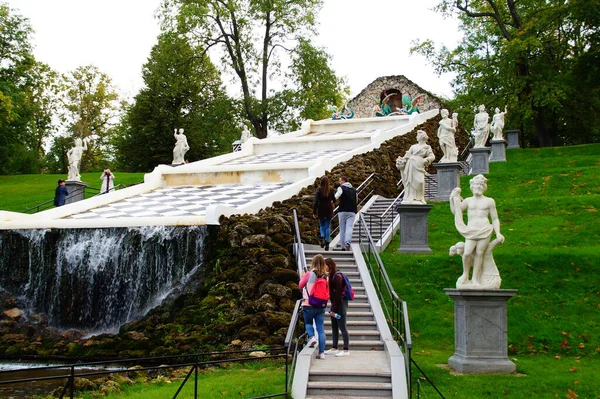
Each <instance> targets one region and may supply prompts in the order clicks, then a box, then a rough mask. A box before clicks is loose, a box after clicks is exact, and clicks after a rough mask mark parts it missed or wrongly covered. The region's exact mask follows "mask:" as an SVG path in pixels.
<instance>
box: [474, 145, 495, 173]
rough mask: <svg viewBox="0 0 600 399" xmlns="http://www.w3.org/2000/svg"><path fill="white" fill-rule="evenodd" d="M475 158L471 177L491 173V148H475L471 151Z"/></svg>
mask: <svg viewBox="0 0 600 399" xmlns="http://www.w3.org/2000/svg"><path fill="white" fill-rule="evenodd" d="M469 151H470V152H471V155H472V156H473V158H472V160H471V172H470V173H469V174H471V175H479V174H483V175H484V174H486V173H490V153H491V152H492V149H491V147H473V148H471V149H470V150H469Z"/></svg>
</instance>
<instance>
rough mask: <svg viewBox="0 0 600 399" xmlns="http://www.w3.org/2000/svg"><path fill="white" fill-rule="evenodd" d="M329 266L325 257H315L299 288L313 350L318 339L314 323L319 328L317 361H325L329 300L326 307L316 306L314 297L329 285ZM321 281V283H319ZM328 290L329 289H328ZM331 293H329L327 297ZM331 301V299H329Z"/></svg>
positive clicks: (305, 326) (305, 322)
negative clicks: (318, 290)
mask: <svg viewBox="0 0 600 399" xmlns="http://www.w3.org/2000/svg"><path fill="white" fill-rule="evenodd" d="M326 278H327V266H326V265H325V258H323V255H320V254H319V255H315V257H314V258H313V259H312V265H311V270H310V271H309V272H308V273H306V274H304V275H303V276H302V278H301V279H300V283H298V286H299V287H300V289H301V290H302V298H303V299H304V300H303V301H302V311H303V313H304V328H306V334H307V335H308V345H309V346H310V347H311V348H312V347H314V346H315V345H316V344H317V338H316V337H315V328H314V327H313V322H314V323H315V325H316V327H317V335H318V338H319V339H318V343H319V355H318V356H317V359H325V308H326V306H327V299H325V300H324V305H323V306H322V305H321V304H315V305H311V303H310V302H313V303H314V301H313V298H312V297H313V296H314V295H315V294H316V292H315V291H316V288H318V287H319V288H320V287H322V284H323V281H322V280H325V282H324V284H327V280H326ZM319 280H320V281H319ZM327 289H328V287H327ZM328 296H329V293H328V292H327V297H328ZM328 299H329V298H328Z"/></svg>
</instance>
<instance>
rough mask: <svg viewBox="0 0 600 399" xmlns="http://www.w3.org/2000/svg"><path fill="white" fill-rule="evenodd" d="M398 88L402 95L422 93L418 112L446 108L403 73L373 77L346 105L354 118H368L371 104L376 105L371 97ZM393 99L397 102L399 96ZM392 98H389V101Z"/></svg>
mask: <svg viewBox="0 0 600 399" xmlns="http://www.w3.org/2000/svg"><path fill="white" fill-rule="evenodd" d="M394 89H395V90H398V91H400V93H401V94H402V95H404V94H405V93H407V92H408V93H410V95H411V96H416V95H418V94H422V97H421V99H420V101H419V103H418V106H419V110H420V112H423V111H429V110H431V109H439V108H447V105H446V104H445V103H444V102H443V101H442V100H440V99H439V98H438V97H436V96H435V95H433V94H431V93H429V92H428V91H426V90H425V89H423V88H421V87H419V86H418V85H417V84H415V83H413V82H411V81H410V80H408V79H407V78H406V77H405V76H403V75H395V76H382V77H380V78H377V79H375V81H373V83H371V84H370V85H368V86H367V87H366V88H365V89H363V91H361V92H360V94H359V95H357V96H356V97H354V98H353V99H352V100H350V101H349V102H348V106H350V107H351V108H352V109H354V112H355V117H356V118H369V117H371V112H372V110H373V106H374V105H376V103H375V101H374V100H373V98H372V97H375V98H377V99H379V98H380V97H379V95H380V94H381V93H382V92H383V91H384V90H387V91H389V90H394ZM396 97H398V98H397V99H393V100H394V101H397V102H399V101H400V96H396ZM391 100H392V99H390V101H391Z"/></svg>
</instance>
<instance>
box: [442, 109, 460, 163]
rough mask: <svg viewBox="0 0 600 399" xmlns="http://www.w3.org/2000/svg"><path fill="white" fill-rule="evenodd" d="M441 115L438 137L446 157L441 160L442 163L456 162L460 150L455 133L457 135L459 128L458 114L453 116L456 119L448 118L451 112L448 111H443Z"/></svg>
mask: <svg viewBox="0 0 600 399" xmlns="http://www.w3.org/2000/svg"><path fill="white" fill-rule="evenodd" d="M440 113H441V114H442V119H441V120H440V126H439V127H438V131H437V136H438V139H439V143H440V148H441V149H442V152H443V153H444V156H443V157H442V159H440V163H447V162H456V160H457V159H458V148H457V147H456V142H455V141H454V133H456V128H457V126H458V114H453V118H454V119H450V118H448V115H449V112H448V110H447V109H443V110H441V111H440ZM455 123H456V125H455Z"/></svg>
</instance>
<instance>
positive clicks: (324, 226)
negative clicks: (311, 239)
mask: <svg viewBox="0 0 600 399" xmlns="http://www.w3.org/2000/svg"><path fill="white" fill-rule="evenodd" d="M330 226H331V219H321V218H319V229H320V231H321V237H323V239H324V240H325V241H327V242H329V241H331V228H330Z"/></svg>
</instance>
